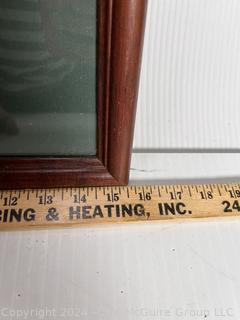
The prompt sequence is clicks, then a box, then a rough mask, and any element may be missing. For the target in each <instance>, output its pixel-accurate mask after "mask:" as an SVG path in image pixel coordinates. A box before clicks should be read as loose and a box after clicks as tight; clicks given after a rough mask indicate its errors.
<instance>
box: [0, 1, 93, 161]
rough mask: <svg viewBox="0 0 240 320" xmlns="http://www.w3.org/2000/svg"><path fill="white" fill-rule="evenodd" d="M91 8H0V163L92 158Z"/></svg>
mask: <svg viewBox="0 0 240 320" xmlns="http://www.w3.org/2000/svg"><path fill="white" fill-rule="evenodd" d="M96 1H97V0H0V155H16V156H18V155H19V156H21V155H22V156H79V155H80V156H84V155H95V154H96Z"/></svg>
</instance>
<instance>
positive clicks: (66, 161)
mask: <svg viewBox="0 0 240 320" xmlns="http://www.w3.org/2000/svg"><path fill="white" fill-rule="evenodd" d="M146 4H147V0H128V1H125V0H99V1H98V9H97V30H98V35H97V38H98V39H97V65H98V66H97V79H98V80H97V113H98V121H97V155H96V157H72V158H68V157H62V158H60V157H40V158H39V157H1V158H0V188H5V189H6V188H23V187H29V188H33V187H56V186H64V187H67V186H80V185H113V184H119V185H120V184H126V183H127V182H128V176H129V165H130V155H131V146H132V137H133V129H134V118H135V106H136V97H137V88H138V77H139V69H140V61H141V49H142V38H143V31H144V20H145V19H144V17H145V11H146Z"/></svg>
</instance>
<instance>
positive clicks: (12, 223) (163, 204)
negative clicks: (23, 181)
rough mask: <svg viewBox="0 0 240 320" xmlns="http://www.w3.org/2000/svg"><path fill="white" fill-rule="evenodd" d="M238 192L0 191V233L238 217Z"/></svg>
mask: <svg viewBox="0 0 240 320" xmlns="http://www.w3.org/2000/svg"><path fill="white" fill-rule="evenodd" d="M239 186H240V185H239V184H236V183H235V184H198V185H197V184H184V185H181V184H175V185H173V184H171V185H148V186H145V185H143V186H141V185H138V186H107V187H77V188H76V187H74V188H50V189H49V188H41V189H16V190H1V191H0V229H1V230H3V229H4V230H6V229H14V228H15V229H18V228H29V227H32V228H34V227H43V228H50V227H53V226H59V225H60V226H81V225H94V224H102V223H105V224H108V223H119V222H121V223H123V222H126V223H127V222H131V221H132V222H134V221H135V222H136V221H142V222H144V221H161V220H169V219H174V220H179V219H185V220H186V219H189V218H191V219H193V218H217V217H218V218H220V217H240V212H239V205H238V202H239V201H240V200H236V199H239V198H238V196H239V189H240V187H239ZM209 192H211V195H212V196H211V197H210V193H209ZM150 194H151V196H150ZM106 195H108V196H106ZM81 197H82V199H81ZM83 197H84V198H83ZM85 197H87V201H85ZM52 200H53V203H52V202H51V201H52ZM109 200H111V202H109ZM76 204H77V205H76ZM55 212H57V213H58V220H57V219H56V216H55V215H54V213H55Z"/></svg>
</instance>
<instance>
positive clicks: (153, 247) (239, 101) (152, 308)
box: [0, 0, 240, 320]
mask: <svg viewBox="0 0 240 320" xmlns="http://www.w3.org/2000/svg"><path fill="white" fill-rule="evenodd" d="M239 17H240V2H239V1H238V0H149V11H148V19H147V31H146V41H145V47H144V58H143V69H142V75H141V86H140V96H139V104H138V114H137V124H136V134H135V142H134V146H135V149H138V151H141V150H144V151H145V153H144V154H142V153H141V152H140V153H134V154H133V159H132V165H131V166H132V170H131V181H132V183H142V182H144V183H150V182H154V183H163V182H165V183H166V182H186V181H189V182H194V181H202V182H204V181H208V182H209V180H211V181H220V180H221V181H224V180H227V181H230V180H238V178H239V172H240V161H239V160H240V159H239V158H240V157H239V155H238V154H237V153H235V154H221V153H216V154H214V153H210V154H207V153H204V154H200V153H194V154H191V153H179V152H178V151H184V150H185V149H187V150H188V151H191V150H192V149H194V150H195V151H196V150H198V151H199V150H201V149H203V151H207V150H208V149H211V150H212V151H214V150H217V149H221V150H226V149H231V148H235V149H236V148H239V146H240V143H239V137H240V131H239V130H240V129H239V128H240V127H239V125H238V121H239V118H240V117H239V115H240V114H239V113H240V107H239V106H240V94H239V93H240V90H239V88H240V77H239V76H240V75H239V71H240V69H239V68H240V52H239V45H240V37H239V36H240V19H239ZM150 151H154V152H155V153H151V152H150ZM158 151H159V152H158ZM160 151H161V152H162V153H160ZM185 151H186V150H185ZM169 152H175V153H169ZM238 181H239V180H238ZM239 234H240V220H238V219H231V220H228V219H222V220H215V221H214V220H211V221H209V220H204V221H201V222H200V221H193V222H173V221H171V222H164V223H157V222H155V223H147V224H128V225H121V226H119V225H117V226H115V225H112V226H107V227H103V226H101V227H94V228H87V227H84V228H79V229H78V228H74V229H65V230H61V229H59V230H45V231H25V232H2V233H0V319H54V318H55V319H94V320H95V319H96V320H99V319H103V320H107V319H109V320H110V319H111V320H115V319H116V320H118V319H119V320H120V319H121V320H122V319H136V320H138V319H146V320H147V319H171V320H175V319H184V320H185V319H191V320H192V319H194V320H195V319H227V320H229V319H236V320H239V319H240V277H239V270H240V260H239V250H240V237H239ZM54 310H55V311H54ZM17 311H18V312H19V314H18V317H17ZM67 311H68V312H70V314H68V315H66V314H65V315H64V313H66V312H67ZM23 312H26V313H25V314H24V313H23ZM44 312H45V313H44ZM46 312H47V315H46ZM71 312H73V314H72V315H71ZM61 315H64V316H62V317H61ZM78 315H80V316H79V317H77V316H78ZM220 315H221V316H220Z"/></svg>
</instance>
